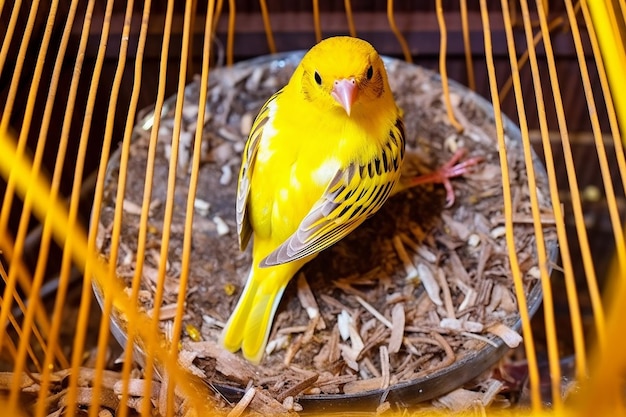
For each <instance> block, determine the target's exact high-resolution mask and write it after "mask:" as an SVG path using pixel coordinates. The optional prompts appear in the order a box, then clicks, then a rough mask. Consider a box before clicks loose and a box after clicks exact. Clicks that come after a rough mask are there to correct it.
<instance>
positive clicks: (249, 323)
mask: <svg viewBox="0 0 626 417" xmlns="http://www.w3.org/2000/svg"><path fill="white" fill-rule="evenodd" d="M280 269H281V268H257V267H253V268H252V270H251V271H250V276H249V277H248V281H247V282H246V286H245V287H244V289H243V293H242V294H241V297H240V298H239V301H238V302H237V305H236V306H235V310H234V311H233V313H232V314H231V316H230V318H229V319H228V322H227V323H226V326H225V327H224V331H223V332H222V336H221V338H220V341H221V343H222V345H223V346H224V347H225V348H226V349H228V350H230V351H231V352H236V351H237V350H239V349H241V351H242V353H243V356H244V357H245V358H246V359H247V360H249V361H250V362H252V363H257V364H258V363H259V362H261V359H262V358H263V353H264V352H265V345H266V344H267V339H268V337H269V334H270V329H271V325H272V322H273V320H274V314H275V313H276V309H277V308H278V305H279V304H280V299H281V297H282V294H283V291H284V290H285V287H286V286H287V283H288V282H289V278H291V275H288V276H287V277H284V276H282V275H283V271H280Z"/></svg>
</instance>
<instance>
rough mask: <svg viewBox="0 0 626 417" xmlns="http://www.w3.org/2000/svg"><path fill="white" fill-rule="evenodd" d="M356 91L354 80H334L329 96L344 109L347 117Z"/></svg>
mask: <svg viewBox="0 0 626 417" xmlns="http://www.w3.org/2000/svg"><path fill="white" fill-rule="evenodd" d="M357 90H358V89H357V86H356V80H355V79H354V78H344V79H341V80H336V81H335V85H334V86H333V91H332V92H331V95H332V96H333V98H334V99H335V100H337V103H339V104H341V107H343V108H344V110H345V111H346V113H347V114H348V116H350V110H351V108H352V104H353V103H354V100H355V99H356V94H357Z"/></svg>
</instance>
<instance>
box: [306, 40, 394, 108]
mask: <svg viewBox="0 0 626 417" xmlns="http://www.w3.org/2000/svg"><path fill="white" fill-rule="evenodd" d="M300 67H301V71H300V72H299V73H298V74H299V76H301V77H302V79H301V80H299V81H300V84H301V91H302V93H303V95H304V97H305V99H306V100H309V101H314V102H317V103H319V105H322V106H324V108H334V109H336V110H337V111H342V112H344V113H345V114H347V115H348V116H351V115H353V114H356V113H361V112H365V113H366V112H369V111H371V110H372V109H374V108H375V107H376V106H378V105H380V102H379V99H381V98H389V97H391V92H390V91H389V85H388V82H387V74H386V72H385V67H384V65H383V61H382V59H381V58H380V56H379V55H378V53H377V52H376V50H375V49H374V48H373V47H372V45H370V44H369V43H368V42H366V41H364V40H362V39H358V38H352V37H349V36H338V37H333V38H328V39H325V40H323V41H322V42H320V43H318V44H317V45H315V46H314V47H313V48H311V50H310V51H309V52H307V54H306V55H305V56H304V58H303V59H302V62H301V64H300Z"/></svg>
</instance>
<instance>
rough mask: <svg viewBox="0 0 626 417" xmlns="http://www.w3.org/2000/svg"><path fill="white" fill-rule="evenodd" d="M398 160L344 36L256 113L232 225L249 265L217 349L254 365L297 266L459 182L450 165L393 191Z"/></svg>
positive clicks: (380, 71) (378, 81)
mask: <svg viewBox="0 0 626 417" xmlns="http://www.w3.org/2000/svg"><path fill="white" fill-rule="evenodd" d="M404 153H405V139H404V125H403V121H402V116H401V111H400V109H399V107H398V106H397V104H396V102H395V100H394V96H393V94H392V91H391V89H390V87H389V82H388V77H387V73H386V70H385V66H384V63H383V60H382V58H381V57H380V55H379V54H378V53H377V51H376V50H375V49H374V47H373V46H372V45H371V44H370V43H368V42H367V41H365V40H362V39H359V38H356V37H349V36H337V37H331V38H327V39H324V40H322V41H321V42H319V43H318V44H316V45H315V46H313V47H312V48H311V49H310V50H309V51H308V52H307V53H306V54H305V55H304V56H303V58H302V60H301V62H300V63H299V65H298V66H297V67H296V69H295V71H294V73H293V74H292V76H291V78H290V79H289V81H288V83H287V84H286V85H285V86H284V87H283V88H281V89H280V90H278V91H277V92H276V93H274V94H273V95H272V96H271V97H270V98H269V99H268V100H267V101H266V102H265V104H264V105H263V106H262V107H261V109H260V111H259V113H258V115H257V117H256V118H255V120H254V122H253V124H252V128H251V130H250V133H249V135H248V139H247V141H246V145H245V147H244V150H243V155H242V164H241V168H240V172H239V179H238V187H237V199H236V220H237V232H238V237H239V246H240V249H241V250H245V249H246V247H247V245H248V243H249V241H250V239H251V238H252V265H251V269H250V272H249V275H248V278H247V281H246V283H245V286H244V288H243V291H242V293H241V295H240V298H239V300H238V302H237V304H236V306H235V308H234V310H233V312H232V313H231V315H230V317H229V319H228V321H227V322H226V324H225V326H224V329H223V331H222V334H221V336H220V343H221V344H222V346H223V347H224V348H226V349H227V350H229V351H231V352H237V351H238V350H241V351H242V354H243V356H244V358H245V359H247V360H248V361H249V362H251V363H255V364H259V363H260V362H261V360H262V358H263V355H264V352H265V347H266V345H267V341H268V337H269V333H270V328H271V324H272V322H273V318H274V315H275V313H276V310H277V308H278V306H279V303H280V300H281V298H282V294H283V292H284V290H285V288H286V286H287V284H288V283H289V281H290V280H291V278H292V277H293V276H294V275H295V274H296V273H297V272H298V270H299V269H300V268H301V267H302V266H303V265H305V264H306V263H307V262H309V261H311V260H312V259H313V258H315V256H317V254H319V252H321V251H322V250H324V249H326V248H328V247H330V246H331V245H333V244H334V243H336V242H338V241H339V240H341V239H342V238H344V237H345V236H347V235H348V234H349V233H350V232H352V231H353V230H355V229H356V228H357V227H358V226H359V225H360V224H362V223H363V222H364V221H365V220H366V219H367V218H369V217H370V216H372V215H373V214H374V213H376V212H377V211H378V210H379V209H380V208H381V206H382V205H383V204H384V203H385V201H386V200H387V199H388V197H389V196H390V195H391V194H392V192H393V193H397V192H399V191H401V190H402V189H404V188H408V187H410V186H413V185H415V184H420V183H423V182H442V183H444V185H446V182H449V180H448V178H449V176H456V175H460V173H461V172H457V171H453V170H452V171H451V170H450V168H451V167H452V165H453V164H450V166H448V167H446V169H447V170H448V171H450V172H451V175H449V176H448V174H447V171H445V172H442V173H440V172H439V171H436V172H435V173H434V174H431V175H430V177H429V178H428V179H427V181H422V182H420V181H416V182H412V183H406V182H404V183H403V184H399V179H400V170H401V166H402V161H403V158H404ZM457 159H458V158H457ZM446 189H448V185H446ZM450 190H451V187H450ZM449 199H450V196H448V200H449Z"/></svg>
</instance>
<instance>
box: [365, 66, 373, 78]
mask: <svg viewBox="0 0 626 417" xmlns="http://www.w3.org/2000/svg"><path fill="white" fill-rule="evenodd" d="M366 76H367V79H368V80H371V79H372V77H373V76H374V68H372V66H371V65H370V67H369V68H368V69H367V74H366Z"/></svg>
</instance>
